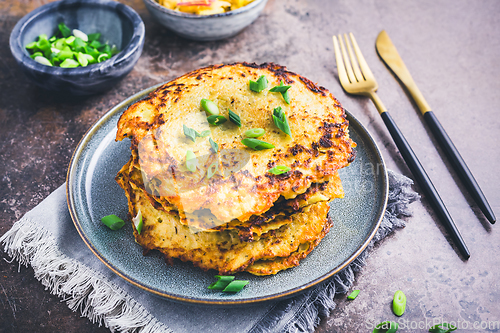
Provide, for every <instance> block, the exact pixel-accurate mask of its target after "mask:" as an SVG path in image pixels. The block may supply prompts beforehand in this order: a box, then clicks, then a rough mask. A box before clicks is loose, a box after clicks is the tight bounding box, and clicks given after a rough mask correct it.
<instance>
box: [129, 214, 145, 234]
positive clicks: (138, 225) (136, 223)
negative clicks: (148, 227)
mask: <svg viewBox="0 0 500 333" xmlns="http://www.w3.org/2000/svg"><path fill="white" fill-rule="evenodd" d="M132 222H134V226H135V230H137V233H138V234H139V235H140V234H141V232H142V226H143V225H144V223H143V222H142V213H141V210H139V211H138V212H137V215H136V217H134V218H132Z"/></svg>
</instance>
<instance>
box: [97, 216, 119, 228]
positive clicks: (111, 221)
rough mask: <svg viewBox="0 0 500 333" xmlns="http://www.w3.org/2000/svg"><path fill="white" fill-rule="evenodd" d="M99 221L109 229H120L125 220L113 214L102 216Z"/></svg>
mask: <svg viewBox="0 0 500 333" xmlns="http://www.w3.org/2000/svg"><path fill="white" fill-rule="evenodd" d="M101 222H102V223H104V225H106V226H107V227H108V228H109V229H111V230H118V229H121V228H122V227H123V226H124V225H125V221H123V220H122V219H121V218H119V217H118V216H116V215H113V214H111V215H108V216H104V217H103V218H101Z"/></svg>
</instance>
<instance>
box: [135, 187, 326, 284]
mask: <svg viewBox="0 0 500 333" xmlns="http://www.w3.org/2000/svg"><path fill="white" fill-rule="evenodd" d="M126 193H127V196H128V197H129V200H130V205H129V209H134V210H132V211H131V212H130V214H131V215H135V214H136V211H135V210H137V211H138V210H141V212H142V216H143V223H144V226H143V229H142V232H141V234H140V235H139V234H138V233H137V231H136V230H135V228H134V236H135V238H136V241H137V242H138V243H139V244H141V246H142V247H143V248H144V250H145V251H146V252H147V251H150V250H159V251H160V252H162V253H163V254H164V255H165V257H166V258H167V259H168V258H178V259H180V260H182V261H190V262H192V263H193V264H194V265H195V266H197V267H199V268H201V269H203V270H209V269H215V270H217V271H218V273H219V274H221V275H228V274H234V273H236V272H241V271H245V270H246V269H247V267H249V266H250V265H252V264H253V263H254V262H256V261H258V260H266V259H275V258H276V257H288V256H290V255H293V254H294V253H295V252H300V246H301V244H305V243H308V244H317V242H319V240H321V239H322V238H323V237H324V236H325V234H326V232H327V231H328V230H329V228H330V223H329V222H328V219H327V214H328V209H329V203H328V202H319V203H316V204H313V205H310V206H307V207H305V208H304V209H303V211H301V212H298V213H295V214H293V215H291V216H279V217H277V218H276V220H279V219H286V221H287V223H285V224H282V226H281V227H280V228H278V229H274V230H270V231H269V232H266V233H264V234H261V235H260V236H258V237H255V239H254V241H252V242H241V241H240V239H239V237H238V235H237V232H236V231H235V230H225V231H222V232H198V233H193V232H192V230H191V229H190V228H189V227H188V226H186V225H183V224H182V223H180V221H179V216H178V215H177V214H175V213H172V212H170V213H166V212H163V211H158V210H156V209H155V208H154V207H153V206H152V205H151V203H150V202H149V200H148V199H147V198H146V197H145V196H144V193H143V192H142V191H140V190H138V189H134V188H133V185H132V186H130V189H128V191H126ZM273 221H274V220H273ZM276 222H277V223H279V221H276ZM311 250H312V249H311ZM287 264H288V263H287ZM285 265H286V264H283V265H282V267H283V269H284V268H285ZM290 267H291V266H290ZM273 269H276V268H273Z"/></svg>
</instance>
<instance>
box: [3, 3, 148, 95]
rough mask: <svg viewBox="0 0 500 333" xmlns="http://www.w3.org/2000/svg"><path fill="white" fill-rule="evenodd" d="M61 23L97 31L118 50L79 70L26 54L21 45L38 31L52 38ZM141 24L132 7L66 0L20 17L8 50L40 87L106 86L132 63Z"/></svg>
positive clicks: (84, 89)
mask: <svg viewBox="0 0 500 333" xmlns="http://www.w3.org/2000/svg"><path fill="white" fill-rule="evenodd" d="M60 22H64V23H65V24H66V25H67V26H68V27H69V28H70V29H79V30H81V31H83V32H86V33H95V32H100V33H101V40H103V41H108V42H109V44H110V45H116V46H117V48H118V49H119V50H120V52H119V53H118V54H117V55H115V56H113V57H112V58H111V59H109V60H106V61H103V62H101V63H98V64H93V65H89V66H86V67H77V68H60V67H55V66H54V67H50V66H45V65H42V64H39V63H38V62H36V61H34V60H33V59H31V58H30V57H29V53H28V52H27V51H26V48H25V46H26V45H27V44H28V43H30V42H33V41H34V40H36V39H37V37H38V36H39V35H40V34H46V35H47V36H48V37H51V36H53V35H55V34H56V32H57V29H58V28H57V25H58V24H59V23H60ZM144 35H145V30H144V23H143V22H142V20H141V18H140V17H139V15H138V14H137V13H136V12H135V11H134V10H133V9H132V8H130V7H128V6H126V5H124V4H121V3H119V2H116V1H109V0H65V1H56V2H52V3H49V4H47V5H44V6H41V7H39V8H37V9H35V10H34V11H32V12H31V13H29V14H28V15H26V16H24V17H23V18H22V19H21V20H20V21H19V22H18V23H17V24H16V26H15V27H14V29H13V30H12V33H11V35H10V49H11V52H12V54H13V55H14V58H15V59H16V61H17V63H18V64H19V66H20V67H21V69H22V70H23V72H24V73H25V74H26V75H27V76H28V77H29V78H30V79H31V80H32V81H33V82H35V83H36V84H37V85H38V86H40V87H42V88H44V89H47V90H50V91H55V92H61V93H69V94H72V95H91V94H96V93H100V92H103V91H106V90H108V89H109V88H111V87H112V86H113V85H114V84H116V83H117V82H118V81H119V80H121V79H122V78H123V77H124V76H126V75H127V74H128V73H129V72H130V71H131V70H132V68H133V67H134V65H135V63H136V62H137V60H138V59H139V57H140V55H141V52H142V48H143V45H144Z"/></svg>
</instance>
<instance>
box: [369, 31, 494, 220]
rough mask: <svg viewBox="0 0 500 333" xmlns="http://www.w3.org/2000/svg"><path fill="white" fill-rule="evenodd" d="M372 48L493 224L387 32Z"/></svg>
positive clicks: (480, 195)
mask: <svg viewBox="0 0 500 333" xmlns="http://www.w3.org/2000/svg"><path fill="white" fill-rule="evenodd" d="M375 47H376V49H377V53H378V55H379V56H380V58H382V60H383V61H384V62H385V63H386V65H387V66H388V67H389V68H390V69H391V70H392V71H393V72H394V74H395V75H396V76H397V77H398V78H399V80H400V81H401V82H402V83H403V85H404V86H405V87H406V89H407V90H408V92H409V93H410V95H411V96H412V98H413V100H414V101H415V103H416V104H417V106H418V108H419V109H420V112H422V114H423V116H424V119H425V121H426V122H427V124H428V125H429V127H430V128H431V132H432V133H433V134H434V135H435V137H436V140H437V141H438V142H439V144H440V145H441V148H442V149H443V150H444V152H445V154H446V155H447V157H448V159H449V160H450V162H451V164H452V166H453V168H454V169H455V171H456V172H457V174H458V176H459V178H460V179H461V180H462V181H463V183H464V184H465V187H466V188H467V190H468V192H469V193H470V194H471V196H472V198H473V199H474V201H475V202H476V203H477V205H478V207H479V208H480V209H481V211H482V212H483V214H484V215H485V216H486V218H487V219H488V221H490V223H491V224H493V223H495V222H496V217H495V214H494V213H493V210H492V209H491V207H490V205H489V204H488V201H487V200H486V197H485V196H484V194H483V192H482V191H481V188H480V187H479V185H478V183H477V181H476V179H475V178H474V176H473V175H472V172H471V171H470V170H469V168H468V167H467V164H466V163H465V161H464V160H463V158H462V156H461V155H460V153H459V152H458V149H457V148H456V147H455V145H454V144H453V142H452V141H451V139H450V137H449V136H448V134H447V133H446V131H445V129H444V127H443V126H442V125H441V123H440V122H439V120H438V119H437V117H436V116H435V115H434V113H433V112H432V110H431V108H430V106H429V104H428V103H427V101H426V100H425V98H424V96H423V95H422V92H421V91H420V89H418V87H417V85H416V83H415V81H414V80H413V78H412V76H411V74H410V72H409V71H408V69H407V68H406V65H405V63H404V62H403V59H401V57H400V55H399V53H398V50H397V49H396V47H395V46H394V44H393V43H392V41H391V39H390V38H389V35H388V34H387V32H385V30H382V31H381V32H380V33H379V35H378V37H377V41H376V42H375Z"/></svg>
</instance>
